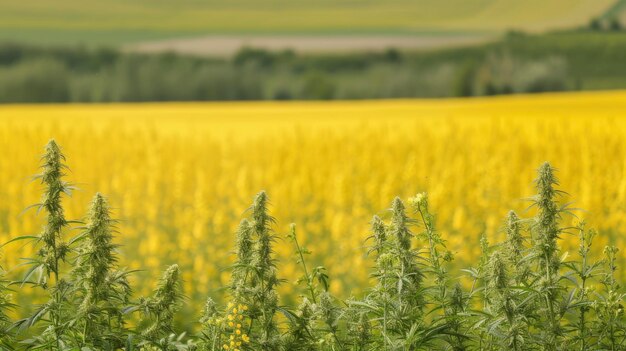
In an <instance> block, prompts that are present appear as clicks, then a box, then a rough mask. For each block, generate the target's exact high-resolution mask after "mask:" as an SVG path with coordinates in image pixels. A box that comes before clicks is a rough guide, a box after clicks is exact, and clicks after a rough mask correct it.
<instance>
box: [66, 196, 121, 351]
mask: <svg viewBox="0 0 626 351" xmlns="http://www.w3.org/2000/svg"><path fill="white" fill-rule="evenodd" d="M115 222H116V221H115V220H113V219H112V218H111V214H110V209H109V205H108V203H107V200H106V199H105V197H104V196H103V195H101V194H100V193H97V194H96V195H95V196H94V198H93V201H92V203H91V207H90V209H89V212H88V218H87V224H86V226H85V227H83V228H82V230H83V232H82V233H81V234H80V235H79V236H78V237H76V238H75V239H74V240H73V241H75V242H80V244H81V245H80V246H79V248H78V249H77V250H76V251H77V258H76V260H75V262H74V270H73V272H72V275H73V281H74V284H73V289H74V292H73V293H74V295H75V297H74V298H75V299H76V304H77V305H78V311H77V313H76V317H75V318H74V319H73V320H72V324H73V325H74V326H75V327H76V328H78V329H79V330H81V331H82V333H81V336H82V340H80V341H79V342H78V345H77V346H79V347H85V346H89V347H94V348H97V349H100V350H115V349H117V348H120V347H121V346H122V345H124V342H125V341H126V340H125V339H126V334H127V330H126V327H125V321H124V313H123V311H124V309H125V308H126V307H127V305H128V304H129V303H130V295H131V288H130V285H129V282H128V279H127V275H128V272H126V271H123V270H119V269H118V267H117V262H118V258H117V255H116V252H115V250H116V247H117V246H116V245H115V244H114V243H113V238H114V237H113V234H114V233H115V231H116V228H115Z"/></svg>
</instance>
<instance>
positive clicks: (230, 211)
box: [0, 92, 626, 305]
mask: <svg viewBox="0 0 626 351" xmlns="http://www.w3.org/2000/svg"><path fill="white" fill-rule="evenodd" d="M0 123H1V124H0V150H2V157H0V199H1V201H0V239H1V240H2V241H5V240H7V239H9V238H11V237H15V236H18V235H25V234H32V233H36V232H38V231H39V229H40V228H41V224H42V223H41V221H42V219H43V218H42V217H41V216H39V217H38V216H37V214H36V212H35V211H34V210H29V211H26V212H24V209H25V208H26V207H27V206H29V205H31V204H33V203H36V202H38V200H39V197H40V193H41V186H40V185H39V184H38V183H37V182H31V181H30V179H31V176H32V175H34V174H36V173H37V172H38V169H37V165H38V163H39V156H40V155H41V153H42V152H43V146H44V145H45V143H46V142H47V141H48V140H49V139H50V138H55V139H56V140H57V141H58V143H59V144H60V145H61V146H62V147H63V150H64V152H65V154H66V156H67V162H68V164H69V166H70V168H71V172H70V174H69V176H68V179H69V180H70V181H71V182H73V183H75V184H76V186H77V187H78V188H79V189H78V190H77V191H76V192H75V193H74V194H73V196H72V198H71V199H68V200H65V201H64V204H65V205H66V207H67V211H68V218H74V219H79V218H81V216H83V214H84V212H85V210H86V208H87V205H88V203H89V201H90V199H91V197H92V196H93V194H94V193H95V192H96V191H100V192H102V193H104V194H105V195H107V196H108V197H109V199H110V203H111V205H112V206H114V207H115V209H116V210H115V214H116V216H117V217H118V218H119V219H120V220H121V222H120V223H119V234H118V239H117V240H118V242H119V243H120V244H121V245H123V246H122V247H121V251H122V257H123V260H122V264H123V265H127V266H129V267H131V268H142V269H145V271H143V272H140V273H138V274H137V280H138V281H139V284H138V285H136V286H137V287H139V289H142V290H143V289H150V288H151V287H152V284H151V283H146V284H142V282H152V281H154V280H155V278H156V277H157V276H158V274H159V273H158V272H159V271H161V270H162V269H163V268H164V267H165V266H166V265H168V264H171V263H178V264H179V265H180V266H181V269H182V272H183V279H184V280H185V294H186V295H187V296H189V297H190V299H192V301H194V302H196V305H198V304H199V303H200V302H202V301H203V300H204V298H205V296H206V294H207V293H211V294H215V295H219V292H216V291H215V289H217V287H219V286H222V285H224V284H225V283H227V281H228V276H227V274H226V273H224V272H223V270H222V269H223V268H225V267H226V266H227V265H228V264H229V262H231V251H232V248H233V245H234V230H235V227H236V226H237V224H238V223H239V220H240V218H241V217H242V214H243V213H244V211H245V210H246V207H247V206H248V205H249V203H250V202H251V200H252V197H253V196H254V194H256V193H257V192H258V191H260V190H266V191H267V192H268V194H269V196H270V199H271V203H272V206H271V210H272V214H273V215H274V217H276V220H277V223H276V226H275V229H276V231H277V233H278V234H279V235H280V236H282V237H284V235H285V234H286V233H287V231H288V226H289V224H290V223H292V222H295V223H296V224H297V225H298V235H299V236H300V237H301V241H302V242H303V243H304V245H305V246H306V247H307V248H308V249H309V250H311V251H313V256H312V259H313V261H314V262H313V264H324V265H325V266H327V268H328V271H329V274H330V277H331V284H332V285H331V289H332V291H333V292H334V293H337V294H339V296H341V297H347V296H349V295H350V293H351V292H355V293H356V292H357V291H361V289H357V288H359V287H363V286H365V284H366V283H367V280H368V276H367V271H368V268H369V266H370V264H371V262H370V261H369V260H368V258H367V257H366V256H365V252H366V249H365V245H366V243H365V242H364V241H365V238H366V237H367V236H368V228H369V220H370V219H371V216H372V215H374V214H382V215H385V214H386V213H385V209H386V208H387V207H388V206H389V204H390V202H391V200H392V199H393V197H394V196H395V195H399V196H400V197H401V198H403V199H406V198H408V197H409V196H411V195H414V194H415V193H417V192H420V191H427V192H428V193H429V197H430V203H431V207H432V210H433V211H434V212H435V213H436V214H437V224H438V228H439V230H440V231H441V233H442V235H443V236H444V238H445V239H447V240H448V243H449V247H450V248H451V249H452V251H459V249H461V248H463V255H460V254H459V255H457V257H456V260H457V261H458V262H461V263H463V264H472V263H473V262H474V261H475V259H476V256H477V255H478V250H479V249H478V241H479V236H480V235H481V234H482V233H486V234H487V235H488V236H489V237H490V238H496V237H499V236H500V235H502V234H501V232H500V228H501V225H502V223H503V218H504V217H505V215H506V213H507V211H508V210H509V209H515V210H517V211H518V212H519V213H520V214H521V215H524V214H526V215H530V214H531V213H532V209H530V210H528V211H527V212H525V211H526V210H527V208H528V205H529V202H528V201H524V200H523V198H525V197H528V196H530V195H532V194H533V192H534V189H533V183H532V180H533V179H534V177H535V169H536V168H537V167H538V166H539V165H540V164H541V163H542V162H543V161H546V160H547V161H550V162H551V163H552V164H553V165H554V166H555V167H557V169H559V174H558V175H559V177H560V180H561V188H562V189H564V190H566V191H567V192H568V193H569V194H571V195H569V196H566V197H565V198H564V199H563V200H564V201H570V200H571V201H575V203H574V207H580V208H584V209H586V210H587V211H586V212H578V213H577V214H578V216H580V217H584V218H586V219H587V221H588V222H589V223H590V225H592V226H594V227H596V228H598V229H600V230H601V237H600V239H599V241H600V242H599V243H598V245H596V248H597V249H598V250H601V249H602V247H603V244H605V243H607V242H609V241H613V242H614V243H615V244H616V245H618V246H623V245H624V243H625V240H624V236H623V235H622V234H620V233H619V231H620V230H621V231H624V228H626V92H610V93H575V94H551V95H536V96H515V97H497V98H476V99H464V100H463V99H458V100H455V99H452V100H450V99H448V100H413V101H403V100H396V101H375V102H374V101H367V102H319V103H318V102H294V103H290V102H286V103H267V102H262V103H184V104H183V103H177V104H121V105H117V104H113V105H30V106H28V105H24V106H21V105H13V106H11V105H5V106H2V107H0ZM566 240H567V239H566ZM289 245H290V243H289V241H288V240H281V241H279V242H278V249H277V250H278V256H279V258H280V262H279V268H280V269H279V272H280V274H281V278H286V279H287V280H288V281H289V282H288V283H286V284H284V285H283V287H282V290H283V292H287V291H290V290H293V281H294V280H295V279H296V278H297V277H298V276H299V275H300V274H301V272H299V271H298V268H297V266H296V265H295V261H294V258H293V257H292V255H293V249H292V248H290V247H289ZM26 251H27V248H22V247H21V246H20V245H13V246H10V247H7V248H5V251H4V253H3V259H2V260H3V262H2V265H3V266H5V267H14V266H15V265H16V264H17V263H18V261H17V258H18V257H19V256H21V255H24V254H29V252H26ZM148 278H149V279H148ZM141 292H143V291H141Z"/></svg>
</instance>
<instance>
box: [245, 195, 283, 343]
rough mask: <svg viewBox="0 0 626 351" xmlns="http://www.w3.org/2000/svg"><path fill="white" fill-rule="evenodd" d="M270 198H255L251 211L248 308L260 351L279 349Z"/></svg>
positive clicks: (253, 332) (276, 283) (273, 236)
mask: <svg viewBox="0 0 626 351" xmlns="http://www.w3.org/2000/svg"><path fill="white" fill-rule="evenodd" d="M267 205H268V198H267V195H266V194H265V192H264V191H262V192H260V193H259V194H258V195H257V196H256V197H255V198H254V202H253V204H252V207H251V208H250V211H251V212H252V213H251V225H252V233H253V238H254V240H255V242H254V247H253V253H252V260H251V262H250V264H251V265H252V267H253V274H252V280H251V287H252V289H253V301H252V304H251V305H250V306H249V308H250V312H249V314H250V318H251V319H252V326H253V328H252V329H251V332H250V334H251V335H250V337H251V338H252V339H253V340H254V341H256V344H257V346H258V348H259V350H264V351H273V350H277V349H278V348H279V347H280V333H279V331H278V326H277V325H276V320H275V314H276V311H277V309H278V294H277V293H276V286H277V285H278V283H279V282H278V278H277V277H276V262H275V260H274V258H273V257H272V256H273V253H274V252H273V249H272V245H273V243H274V240H275V235H274V233H273V230H272V228H271V224H272V223H274V218H272V217H271V216H270V215H269V211H268V209H267Z"/></svg>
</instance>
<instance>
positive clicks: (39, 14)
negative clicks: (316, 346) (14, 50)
mask: <svg viewBox="0 0 626 351" xmlns="http://www.w3.org/2000/svg"><path fill="white" fill-rule="evenodd" d="M615 4H616V1H615V0H445V1H435V0H384V1H382V0H315V1H311V0H264V1H259V0H229V1H217V0H177V1H171V0H134V1H129V0H108V1H98V0H81V1H78V0H57V1H50V0H31V1H14V0H0V40H15V41H28V42H39V43H76V42H84V43H88V44H121V43H129V42H137V41H143V40H156V39H161V38H163V39H168V38H174V37H184V36H194V35H203V34H238V33H245V34H250V33H259V34H290V35H300V34H335V33H341V34H351V33H355V34H363V33H377V34H380V33H385V34H419V33H442V34H445V33H459V32H476V33H485V32H486V33H493V32H501V31H505V30H508V29H520V30H527V31H541V30H548V29H557V28H565V27H572V26H579V25H583V24H586V23H588V21H589V20H590V19H591V18H592V17H596V16H600V15H602V14H603V13H605V12H606V11H607V10H608V9H610V8H612V7H614V5H615Z"/></svg>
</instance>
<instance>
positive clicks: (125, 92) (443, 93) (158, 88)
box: [0, 21, 626, 103]
mask: <svg viewBox="0 0 626 351" xmlns="http://www.w3.org/2000/svg"><path fill="white" fill-rule="evenodd" d="M605 22H606V21H605ZM602 23H604V22H602ZM611 23H613V22H611ZM618 23H619V22H614V23H613V24H612V25H611V26H612V27H616V28H617V26H618V25H619V24H618ZM608 26H609V23H608V22H607V24H606V27H607V28H608ZM625 44H626V35H624V34H623V33H622V32H620V31H617V29H615V30H613V31H608V29H607V31H589V30H579V31H569V32H562V33H558V32H557V33H549V34H543V35H526V34H521V33H516V32H512V33H510V34H509V35H507V36H506V37H504V38H502V39H501V40H499V41H495V42H493V43H485V44H481V45H476V46H471V47H463V48H451V49H440V50H428V51H419V52H400V51H398V50H393V49H390V50H388V51H386V52H381V53H366V52H364V53H351V54H296V53H294V52H291V51H279V52H272V51H267V50H262V49H254V48H243V49H241V51H240V52H238V53H237V54H236V55H234V56H233V57H232V58H208V57H195V56H184V55H178V54H173V53H168V54H137V53H125V52H120V51H116V50H113V49H89V48H85V47H56V48H55V47H34V46H23V45H16V44H3V45H0V102H13V103H16V102H18V103H19V102H127V101H212V100H265V99H275V100H291V99H300V100H311V99H317V100H328V99H374V98H405V97H406V98H410V97H448V96H479V95H494V94H511V93H536V92H547V91H565V90H580V89H614V88H626V69H625V67H626V66H624V65H623V64H622V62H623V61H624V59H625V56H624V49H623V48H624V45H625Z"/></svg>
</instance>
